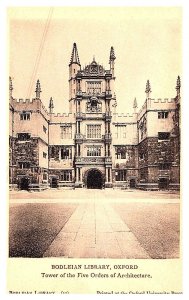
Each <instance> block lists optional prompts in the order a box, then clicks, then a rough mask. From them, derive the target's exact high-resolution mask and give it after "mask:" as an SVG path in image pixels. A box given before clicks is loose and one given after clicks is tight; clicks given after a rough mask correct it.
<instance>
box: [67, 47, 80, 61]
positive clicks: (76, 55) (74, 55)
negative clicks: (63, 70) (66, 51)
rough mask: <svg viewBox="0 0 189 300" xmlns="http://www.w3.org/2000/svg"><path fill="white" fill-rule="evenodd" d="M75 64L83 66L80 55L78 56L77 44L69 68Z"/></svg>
mask: <svg viewBox="0 0 189 300" xmlns="http://www.w3.org/2000/svg"><path fill="white" fill-rule="evenodd" d="M73 63H75V64H78V65H79V66H81V65H80V61H79V54H78V51H77V45H76V43H74V44H73V49H72V54H71V59H70V63H69V66H70V65H71V64H73Z"/></svg>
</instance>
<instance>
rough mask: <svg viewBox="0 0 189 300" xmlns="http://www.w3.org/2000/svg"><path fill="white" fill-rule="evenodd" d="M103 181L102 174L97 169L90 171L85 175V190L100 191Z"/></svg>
mask: <svg viewBox="0 0 189 300" xmlns="http://www.w3.org/2000/svg"><path fill="white" fill-rule="evenodd" d="M102 187H103V179H102V174H101V172H100V171H99V170H97V169H91V170H89V171H88V173H87V188H88V189H102Z"/></svg>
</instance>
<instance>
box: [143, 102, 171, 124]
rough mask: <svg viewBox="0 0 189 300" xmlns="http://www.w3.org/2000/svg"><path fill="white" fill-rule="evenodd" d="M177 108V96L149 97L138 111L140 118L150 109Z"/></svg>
mask: <svg viewBox="0 0 189 300" xmlns="http://www.w3.org/2000/svg"><path fill="white" fill-rule="evenodd" d="M169 109H175V98H155V99H153V98H149V99H146V100H145V102H144V104H143V106H142V108H141V109H140V111H139V112H138V120H140V119H141V117H142V116H143V115H144V114H145V113H146V112H148V111H153V110H169Z"/></svg>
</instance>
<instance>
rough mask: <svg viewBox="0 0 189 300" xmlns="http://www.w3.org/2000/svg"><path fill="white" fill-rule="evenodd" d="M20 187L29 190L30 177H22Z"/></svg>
mask: <svg viewBox="0 0 189 300" xmlns="http://www.w3.org/2000/svg"><path fill="white" fill-rule="evenodd" d="M20 189H21V190H26V191H28V190H29V178H27V177H23V178H21V179H20Z"/></svg>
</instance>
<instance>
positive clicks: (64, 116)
mask: <svg viewBox="0 0 189 300" xmlns="http://www.w3.org/2000/svg"><path fill="white" fill-rule="evenodd" d="M73 120H74V114H72V113H56V114H51V122H55V123H61V122H68V123H69V122H71V121H73Z"/></svg>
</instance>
